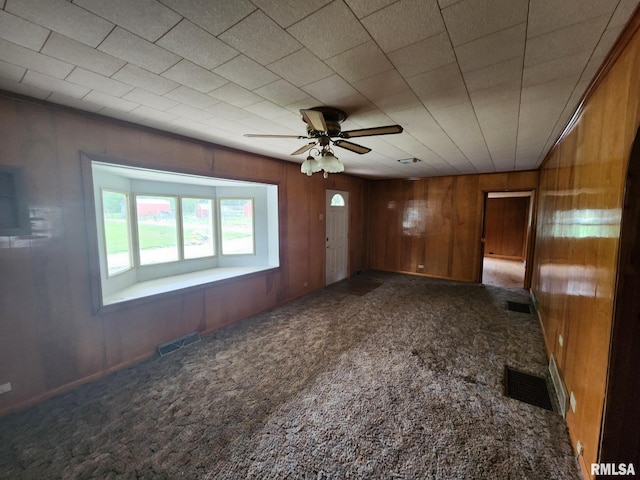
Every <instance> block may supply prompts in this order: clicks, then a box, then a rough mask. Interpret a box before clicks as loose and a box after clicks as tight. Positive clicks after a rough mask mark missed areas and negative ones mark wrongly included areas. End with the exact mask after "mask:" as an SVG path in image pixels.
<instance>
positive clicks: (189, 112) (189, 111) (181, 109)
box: [166, 104, 212, 122]
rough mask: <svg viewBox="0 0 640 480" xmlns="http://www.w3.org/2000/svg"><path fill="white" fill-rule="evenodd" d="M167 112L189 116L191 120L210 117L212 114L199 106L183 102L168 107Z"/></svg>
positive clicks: (179, 115)
mask: <svg viewBox="0 0 640 480" xmlns="http://www.w3.org/2000/svg"><path fill="white" fill-rule="evenodd" d="M166 112H167V113H171V114H173V115H176V116H178V117H182V118H189V119H191V120H193V121H198V122H201V121H203V120H206V119H207V118H211V117H212V114H211V113H210V112H206V111H204V110H201V109H199V108H195V107H191V106H189V105H185V104H178V105H176V106H175V107H171V108H168V109H167V110H166Z"/></svg>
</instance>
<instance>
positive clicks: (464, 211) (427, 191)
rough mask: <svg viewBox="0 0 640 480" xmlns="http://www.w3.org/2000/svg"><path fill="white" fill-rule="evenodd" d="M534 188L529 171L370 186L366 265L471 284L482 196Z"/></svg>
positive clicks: (477, 263)
mask: <svg viewBox="0 0 640 480" xmlns="http://www.w3.org/2000/svg"><path fill="white" fill-rule="evenodd" d="M537 185H538V172H535V171H528V172H512V173H499V174H484V175H459V176H448V177H434V178H424V179H418V180H411V181H410V180H384V181H373V182H371V186H370V194H369V204H370V206H371V208H370V210H369V245H370V251H369V253H370V256H369V263H370V265H371V267H372V268H376V269H379V270H388V271H396V272H407V273H413V274H418V275H427V276H432V277H441V278H450V279H454V280H462V281H467V282H476V281H478V279H479V278H480V266H481V256H480V255H481V248H480V238H481V234H482V208H483V201H484V193H485V192H488V191H509V190H511V191H521V190H535V189H536V188H537ZM421 265H422V266H423V267H422V268H421V267H420V266H421Z"/></svg>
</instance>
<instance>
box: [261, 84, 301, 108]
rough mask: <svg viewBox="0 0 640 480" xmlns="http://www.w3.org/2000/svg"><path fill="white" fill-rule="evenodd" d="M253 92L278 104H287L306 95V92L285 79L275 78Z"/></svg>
mask: <svg viewBox="0 0 640 480" xmlns="http://www.w3.org/2000/svg"><path fill="white" fill-rule="evenodd" d="M254 92H255V93H257V94H258V95H260V96H262V97H264V98H266V99H267V100H270V101H272V102H274V103H276V104H278V105H289V104H290V103H293V102H298V101H300V100H302V99H304V98H306V97H307V96H308V95H307V93H306V92H304V91H302V90H300V89H299V88H298V87H296V86H295V85H292V84H291V83H289V82H287V81H286V80H277V81H275V82H273V83H270V84H268V85H265V86H264V87H260V88H256V89H255V90H254Z"/></svg>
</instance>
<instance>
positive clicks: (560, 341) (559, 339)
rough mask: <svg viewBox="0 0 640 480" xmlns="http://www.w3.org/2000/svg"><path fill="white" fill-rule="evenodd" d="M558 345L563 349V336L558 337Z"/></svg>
mask: <svg viewBox="0 0 640 480" xmlns="http://www.w3.org/2000/svg"><path fill="white" fill-rule="evenodd" d="M558 344H559V345H560V346H561V347H562V345H564V338H562V335H558Z"/></svg>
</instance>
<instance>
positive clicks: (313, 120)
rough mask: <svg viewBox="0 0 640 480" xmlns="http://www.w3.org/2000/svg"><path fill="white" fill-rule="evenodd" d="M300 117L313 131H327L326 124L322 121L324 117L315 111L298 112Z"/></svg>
mask: <svg viewBox="0 0 640 480" xmlns="http://www.w3.org/2000/svg"><path fill="white" fill-rule="evenodd" d="M300 115H302V119H303V120H304V121H305V123H308V124H309V125H311V127H312V128H313V129H314V130H317V131H319V132H326V131H327V123H326V122H325V121H324V115H323V114H322V112H319V111H317V110H300Z"/></svg>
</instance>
